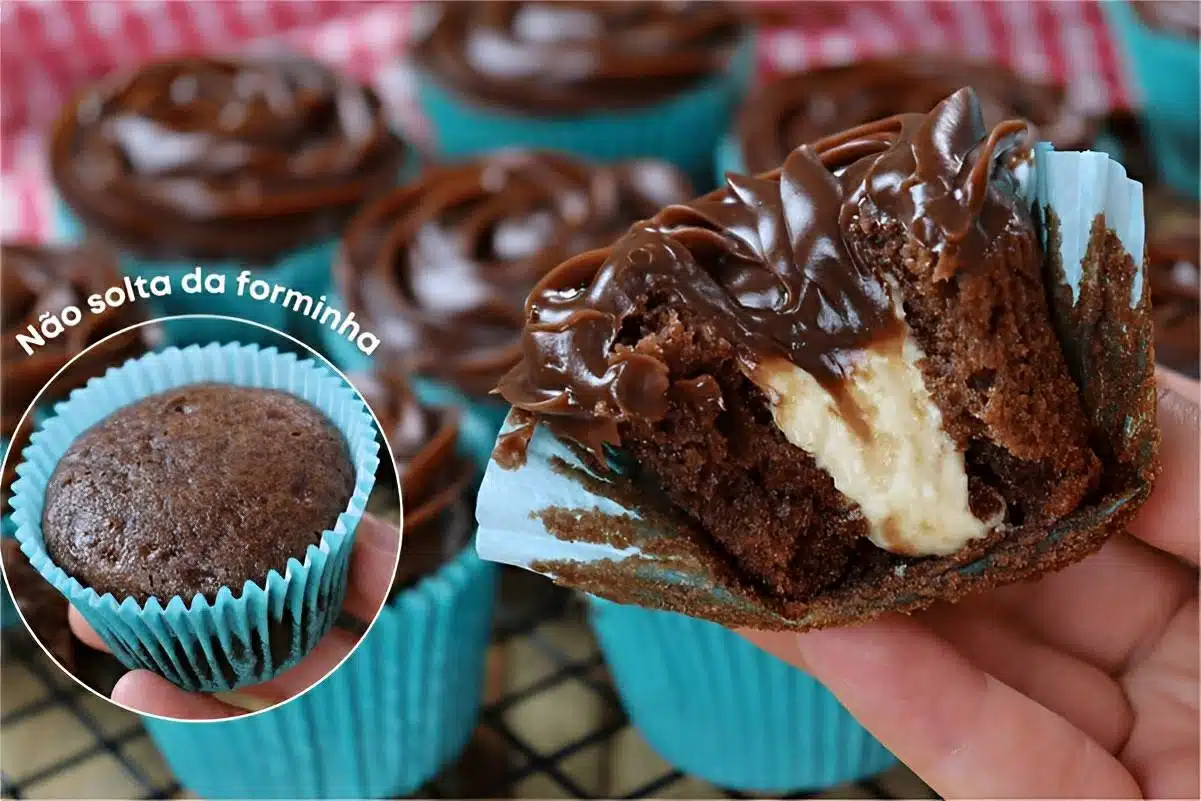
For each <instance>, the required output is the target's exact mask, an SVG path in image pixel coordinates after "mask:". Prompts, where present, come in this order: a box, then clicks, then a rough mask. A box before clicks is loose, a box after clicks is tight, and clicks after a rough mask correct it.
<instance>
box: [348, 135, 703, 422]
mask: <svg viewBox="0 0 1201 801" xmlns="http://www.w3.org/2000/svg"><path fill="white" fill-rule="evenodd" d="M690 194H691V192H690V187H689V184H688V181H687V180H686V179H685V178H684V177H683V176H682V175H681V174H680V173H679V172H677V171H676V170H675V169H673V168H672V167H670V166H668V165H666V164H663V163H659V162H642V161H640V162H629V163H624V164H617V165H612V166H595V167H594V166H589V165H586V164H583V163H581V162H578V161H575V160H574V159H571V158H569V157H565V156H560V155H555V154H550V153H529V152H505V153H500V154H496V155H493V156H489V157H486V158H484V159H481V160H478V161H470V162H466V163H463V164H458V165H453V166H445V167H435V168H432V169H429V170H427V171H426V172H425V173H423V174H422V175H421V176H420V177H419V178H418V179H417V180H416V181H414V182H413V183H410V184H408V185H406V186H404V187H402V188H400V189H396V190H394V191H392V192H391V193H389V194H388V195H386V196H384V197H381V198H379V199H377V200H376V201H374V202H373V203H371V204H369V205H368V206H366V207H365V208H364V209H363V210H362V211H361V212H360V213H359V214H358V215H356V217H355V218H354V219H353V220H352V221H351V222H350V224H349V225H348V226H347V228H346V234H345V236H344V239H343V245H342V251H341V254H340V257H339V259H338V264H337V266H336V268H335V273H336V277H337V282H338V287H339V291H340V293H341V295H342V300H343V302H344V303H345V306H346V308H347V309H349V310H351V311H353V312H354V313H355V315H356V316H357V317H358V318H359V319H360V320H361V321H362V323H363V325H364V327H366V328H368V329H371V330H373V331H375V332H376V334H377V335H378V336H379V337H380V338H381V341H382V345H381V346H380V352H379V354H378V355H377V358H380V359H385V360H386V359H388V358H396V359H399V360H400V361H401V362H402V364H403V366H404V367H405V368H406V369H407V370H409V371H411V372H413V373H416V374H418V375H421V376H425V377H428V378H433V379H436V380H438V381H439V382H442V383H443V384H445V385H447V386H449V387H451V388H453V389H455V390H457V391H459V392H461V393H463V394H465V395H467V396H469V397H470V398H472V399H475V400H481V401H484V402H487V401H486V399H487V397H488V393H490V392H491V391H492V389H493V388H494V387H495V386H496V383H497V381H498V380H499V379H500V377H501V376H502V375H503V374H504V372H505V371H506V370H508V369H509V368H510V367H512V366H513V364H515V363H516V362H517V360H518V358H519V357H520V350H519V345H518V339H519V335H520V332H521V326H522V322H523V307H524V304H525V299H526V295H528V294H529V291H530V289H532V288H533V286H534V284H536V283H537V282H538V280H539V279H540V278H541V277H542V276H543V275H545V274H546V272H547V271H548V270H550V269H551V268H552V267H554V266H555V265H556V264H558V263H559V262H560V261H563V260H564V259H566V258H567V257H569V256H573V255H575V254H577V253H581V252H583V251H585V250H589V249H591V248H595V247H601V246H603V245H607V244H609V243H610V242H612V241H613V240H614V239H615V238H616V237H617V236H619V235H620V234H621V233H622V232H623V231H625V230H626V228H628V227H629V225H630V224H631V223H632V222H634V221H636V220H639V219H642V218H644V217H648V216H650V215H651V214H654V213H655V212H656V211H657V210H658V209H659V208H661V207H662V206H664V205H666V204H668V203H672V202H677V201H680V200H683V199H685V198H687V197H688V196H689V195H690ZM331 333H332V332H331ZM339 344H341V345H343V346H344V345H345V342H344V341H343V340H341V339H340V338H338V337H337V336H336V334H334V335H333V336H331V338H330V341H329V346H330V347H329V349H330V350H331V352H333V353H335V357H336V358H338V360H339V361H340V362H341V363H342V365H341V366H343V368H344V369H355V368H358V367H361V366H362V362H361V359H360V361H359V362H358V363H356V362H355V361H354V360H353V359H352V358H351V355H353V353H354V351H351V355H347V356H345V357H340V356H338V354H339V353H341V352H342V351H345V350H346V349H345V347H343V348H341V349H340V350H339V349H338V345H339Z"/></svg>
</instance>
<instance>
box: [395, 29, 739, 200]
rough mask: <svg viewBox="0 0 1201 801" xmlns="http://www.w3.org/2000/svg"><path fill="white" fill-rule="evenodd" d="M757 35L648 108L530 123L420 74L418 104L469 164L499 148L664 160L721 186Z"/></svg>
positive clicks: (447, 149)
mask: <svg viewBox="0 0 1201 801" xmlns="http://www.w3.org/2000/svg"><path fill="white" fill-rule="evenodd" d="M754 67H755V36H754V34H753V33H748V34H747V36H746V37H745V40H744V41H743V42H742V43H740V44H739V46H738V47H737V49H736V50H735V51H734V54H733V56H732V57H731V60H730V65H729V68H728V69H727V70H726V71H725V72H724V73H723V74H721V75H718V76H715V77H713V78H711V79H709V80H707V81H705V82H703V83H701V84H700V85H698V86H696V87H695V88H693V89H690V90H688V91H686V92H682V93H680V94H679V95H677V96H676V97H673V98H670V99H667V100H664V101H662V102H660V103H655V104H652V105H649V106H646V107H642V108H634V109H624V110H613V111H600V112H595V113H588V114H581V115H578V116H569V117H541V118H538V117H528V116H524V115H522V114H520V113H514V112H508V111H505V110H503V109H498V108H494V107H488V106H486V105H483V104H479V103H476V102H474V101H472V100H471V99H470V98H467V97H464V96H463V95H462V94H460V93H458V92H456V91H454V90H452V89H450V88H448V87H446V86H445V85H443V84H442V83H440V82H439V81H438V79H437V78H435V77H434V76H432V75H430V74H428V73H425V72H423V71H421V70H417V100H418V103H419V104H420V106H421V109H422V112H423V113H424V115H425V117H426V119H428V120H429V122H430V124H431V126H432V127H433V130H434V140H435V143H436V146H437V149H438V153H439V155H441V156H443V157H445V158H448V159H461V158H467V157H470V156H474V155H477V154H480V153H487V152H490V151H494V150H496V149H498V148H504V147H520V148H529V149H539V150H558V151H562V152H565V153H572V154H574V155H576V156H579V157H581V158H584V159H592V160H595V161H603V162H609V161H624V160H627V159H633V158H659V159H662V160H664V161H668V162H671V163H673V164H675V165H676V166H677V167H679V168H680V169H682V170H684V171H685V172H687V173H688V174H689V176H690V177H691V178H692V179H693V181H694V182H696V189H697V191H698V192H699V191H705V190H708V189H709V188H711V187H712V186H713V151H714V148H715V147H716V146H717V142H718V140H719V139H720V138H721V136H722V134H724V133H725V132H726V131H727V130H728V129H729V127H730V121H731V119H732V117H733V115H734V112H735V110H736V109H737V107H738V105H739V103H740V101H741V100H742V97H743V96H744V95H745V94H746V90H747V88H748V87H749V85H750V82H751V78H752V75H753V73H754Z"/></svg>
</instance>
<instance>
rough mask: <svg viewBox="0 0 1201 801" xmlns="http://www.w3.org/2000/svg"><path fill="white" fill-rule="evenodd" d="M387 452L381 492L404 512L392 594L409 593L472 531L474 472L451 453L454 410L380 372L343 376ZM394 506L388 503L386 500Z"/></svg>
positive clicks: (455, 437)
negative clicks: (427, 401) (394, 492)
mask: <svg viewBox="0 0 1201 801" xmlns="http://www.w3.org/2000/svg"><path fill="white" fill-rule="evenodd" d="M351 381H352V383H353V384H354V386H355V388H356V389H358V390H359V393H360V394H362V396H363V400H364V401H366V403H367V405H368V406H370V407H371V410H372V411H373V412H375V417H376V420H378V421H379V425H380V428H381V429H382V431H383V433H384V436H385V437H386V438H387V440H388V445H389V446H390V447H391V449H392V459H393V463H392V464H391V465H382V466H381V468H380V469H381V471H383V472H384V474H385V475H384V476H383V477H381V482H382V484H381V486H383V487H385V488H386V487H392V486H396V485H397V484H396V481H395V478H396V476H399V478H400V482H399V486H400V491H401V497H402V498H403V502H404V505H403V509H404V528H403V535H404V542H403V546H402V548H401V557H400V566H399V567H398V568H397V571H396V580H395V581H394V582H393V586H392V593H391V595H390V596H389V597H395V596H396V594H397V593H398V592H401V591H403V590H405V589H408V588H410V587H412V586H413V585H414V584H416V583H417V582H418V581H420V580H421V579H422V578H424V577H425V576H428V575H431V574H433V573H434V572H436V571H437V570H438V568H440V567H441V566H442V565H444V564H446V563H447V562H449V561H450V560H451V559H453V558H454V557H455V556H457V555H458V554H459V553H460V552H461V551H462V550H463V548H465V547H466V545H467V542H468V540H469V539H470V537H471V533H472V531H473V530H474V528H475V519H474V514H473V510H474V505H475V494H474V492H472V491H471V490H473V489H474V486H473V479H476V478H478V475H477V473H478V468H477V467H476V466H475V465H473V464H472V463H471V461H470V460H469V459H467V458H465V457H464V456H463V455H462V453H461V452H460V450H459V412H458V411H457V410H454V409H449V408H437V407H432V406H426V405H424V404H422V403H420V402H419V401H418V400H417V397H416V396H415V395H413V393H412V391H411V390H410V389H409V385H408V382H407V381H406V380H405V378H404V376H403V375H402V374H401V373H400V372H399V371H398V370H395V369H389V368H383V369H381V370H377V371H376V372H375V373H372V374H369V375H356V376H352V377H351ZM393 500H395V499H393Z"/></svg>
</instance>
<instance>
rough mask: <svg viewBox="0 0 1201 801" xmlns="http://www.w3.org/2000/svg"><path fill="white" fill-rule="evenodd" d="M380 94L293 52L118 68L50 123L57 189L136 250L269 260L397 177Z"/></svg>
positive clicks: (103, 230) (339, 219) (100, 229)
mask: <svg viewBox="0 0 1201 801" xmlns="http://www.w3.org/2000/svg"><path fill="white" fill-rule="evenodd" d="M404 155H405V148H404V146H403V144H402V143H401V142H400V140H399V139H397V137H396V136H395V135H393V134H392V132H391V131H390V130H389V129H388V126H387V123H386V120H385V118H384V115H383V113H382V111H381V107H380V101H379V98H378V97H377V96H376V95H375V93H374V92H373V91H372V90H370V89H368V88H365V87H363V86H360V85H358V84H356V83H353V82H351V81H349V80H346V79H344V78H342V77H340V76H338V75H337V74H335V73H334V72H332V71H331V70H329V69H328V68H326V67H325V66H323V65H321V64H318V63H317V62H314V61H308V60H304V59H301V58H296V57H276V58H250V57H247V58H240V59H236V58H200V57H180V58H172V59H167V60H163V61H157V62H152V63H149V64H146V65H144V66H142V67H141V68H140V69H137V70H134V71H132V72H130V73H121V74H114V75H111V76H109V77H108V78H106V79H104V80H103V81H101V82H100V83H98V84H96V85H95V86H93V87H91V88H89V89H87V90H86V91H84V92H83V93H82V94H81V95H79V96H78V97H77V98H76V99H75V100H74V102H72V103H71V104H69V105H68V106H67V107H66V109H65V110H64V111H63V113H62V115H61V116H60V118H59V120H58V123H57V125H56V126H55V129H54V132H53V137H52V140H51V169H52V172H53V176H54V181H55V184H56V186H57V189H58V191H59V194H60V195H61V196H62V198H63V199H64V200H65V201H66V202H67V204H68V205H69V206H70V207H71V209H72V211H74V213H75V214H76V215H77V216H78V217H80V218H81V219H82V221H83V222H84V223H85V225H86V226H87V227H88V229H89V230H92V231H95V232H96V233H99V234H101V235H103V236H104V237H105V238H107V239H109V240H111V241H112V242H114V243H116V244H118V245H119V246H120V247H121V248H123V249H127V250H129V251H131V252H133V253H135V254H137V255H139V256H143V257H152V258H193V257H195V258H237V259H242V260H245V261H249V262H255V261H269V260H271V259H272V258H274V257H276V256H277V255H279V254H280V253H283V252H286V251H288V250H291V249H294V248H297V247H301V246H304V245H307V244H311V243H313V242H317V241H320V240H323V239H326V238H329V237H330V236H333V235H335V234H336V233H337V231H338V229H339V228H340V227H341V224H342V223H343V222H344V221H345V219H346V217H347V216H348V215H349V214H350V213H351V211H352V210H353V209H354V208H355V207H356V206H357V205H358V204H359V203H360V202H361V201H362V200H363V199H364V198H365V197H366V196H368V195H369V194H371V193H373V192H375V191H378V190H380V189H382V188H385V187H387V186H390V185H391V184H392V183H394V182H395V180H396V177H397V173H398V171H399V169H400V166H401V162H402V160H403V158H404Z"/></svg>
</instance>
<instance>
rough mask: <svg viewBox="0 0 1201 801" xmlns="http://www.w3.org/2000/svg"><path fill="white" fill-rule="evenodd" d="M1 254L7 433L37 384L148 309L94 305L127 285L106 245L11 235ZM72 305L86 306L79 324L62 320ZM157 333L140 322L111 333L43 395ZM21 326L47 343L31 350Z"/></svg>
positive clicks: (136, 349)
mask: <svg viewBox="0 0 1201 801" xmlns="http://www.w3.org/2000/svg"><path fill="white" fill-rule="evenodd" d="M0 260H2V262H3V269H2V270H0V281H2V282H3V292H0V297H2V298H3V300H2V301H0V304H2V305H0V314H2V315H3V319H2V320H0V327H2V328H3V331H4V341H3V345H0V358H2V359H3V361H4V396H3V401H2V402H0V412H2V416H3V423H2V425H0V433H2V434H3V436H4V437H5V438H8V437H11V436H12V435H13V432H14V431H15V429H16V426H17V423H18V421H19V420H20V419H21V415H23V414H24V413H25V410H26V409H28V408H29V405H30V404H31V403H33V400H34V398H35V397H37V394H38V392H39V391H41V389H42V388H43V387H45V386H46V384H47V382H49V381H50V379H51V377H53V376H54V374H55V373H57V372H58V371H59V370H60V369H62V368H63V367H64V366H65V365H66V364H67V362H69V361H70V360H71V358H72V357H74V356H76V355H78V354H79V353H80V352H82V351H83V350H84V349H85V348H87V347H88V346H89V345H93V344H95V343H97V342H99V341H100V340H102V339H104V338H105V337H107V336H109V335H110V334H115V333H116V332H118V331H120V330H122V329H124V328H128V327H129V326H131V325H134V324H135V323H138V322H141V321H142V320H144V319H145V316H144V313H143V310H141V309H139V308H138V306H137V305H135V304H133V303H124V304H122V305H120V306H116V307H115V308H114V307H110V306H108V305H107V304H106V305H105V306H104V309H103V311H101V312H100V313H94V312H92V311H91V310H90V309H89V308H88V302H87V301H88V298H89V297H90V296H92V295H97V294H98V295H101V296H103V294H104V293H105V291H106V290H108V289H109V288H111V287H120V286H121V273H120V272H119V271H118V269H117V265H116V262H115V261H114V260H113V257H112V256H111V255H110V254H109V253H108V252H107V251H106V250H103V249H101V248H96V247H87V248H56V247H49V246H44V245H33V244H25V243H20V244H18V243H11V242H10V243H5V244H4V245H3V247H2V248H0ZM68 307H74V308H75V309H76V310H78V311H79V312H80V314H79V317H78V320H77V322H76V323H75V324H74V325H66V324H64V323H62V321H63V318H64V316H65V317H68V318H69V319H71V320H73V319H75V318H74V316H73V315H70V314H68V315H63V311H64V309H66V308H68ZM43 315H52V316H53V317H54V319H55V320H57V321H58V323H59V324H51V323H49V322H48V320H49V317H43ZM43 327H45V328H46V329H47V330H48V331H49V332H51V333H53V334H54V336H53V338H49V337H48V336H46V335H44V334H43V333H42V332H43ZM31 329H32V332H33V333H32V334H31ZM156 333H157V332H156V331H155V330H154V329H153V328H150V329H148V328H145V327H142V328H138V329H135V330H133V331H130V332H128V333H127V334H123V335H121V336H117V337H113V338H112V339H109V340H108V341H106V342H105V343H104V344H103V345H101V346H99V347H98V348H95V349H93V350H92V351H91V352H90V353H89V355H88V357H87V358H86V359H84V360H81V361H80V362H76V366H75V369H73V370H72V371H71V375H69V376H63V377H60V379H59V380H58V381H56V382H55V383H54V386H52V387H50V388H48V389H47V392H46V394H45V395H44V396H43V400H44V401H46V402H50V401H53V400H56V399H59V398H62V397H65V396H66V394H67V393H68V392H69V391H70V390H71V389H73V388H75V387H77V386H82V385H83V384H84V383H86V382H87V379H88V378H90V377H92V376H94V375H102V374H103V373H104V371H105V370H106V369H107V368H109V367H111V366H114V365H116V364H120V363H121V362H122V361H124V360H125V359H127V358H129V357H130V356H136V355H138V354H140V353H142V352H144V351H145V350H146V348H147V346H148V345H151V344H153V343H154V342H155V339H156V337H155V334H156ZM18 334H23V335H25V336H26V337H32V338H33V341H34V342H35V343H36V341H38V340H39V339H40V340H43V341H44V344H41V345H36V344H31V345H30V347H31V349H32V350H33V353H32V354H30V353H27V352H26V350H25V348H24V347H22V346H21V345H20V344H19V343H18V342H17V335H18Z"/></svg>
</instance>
